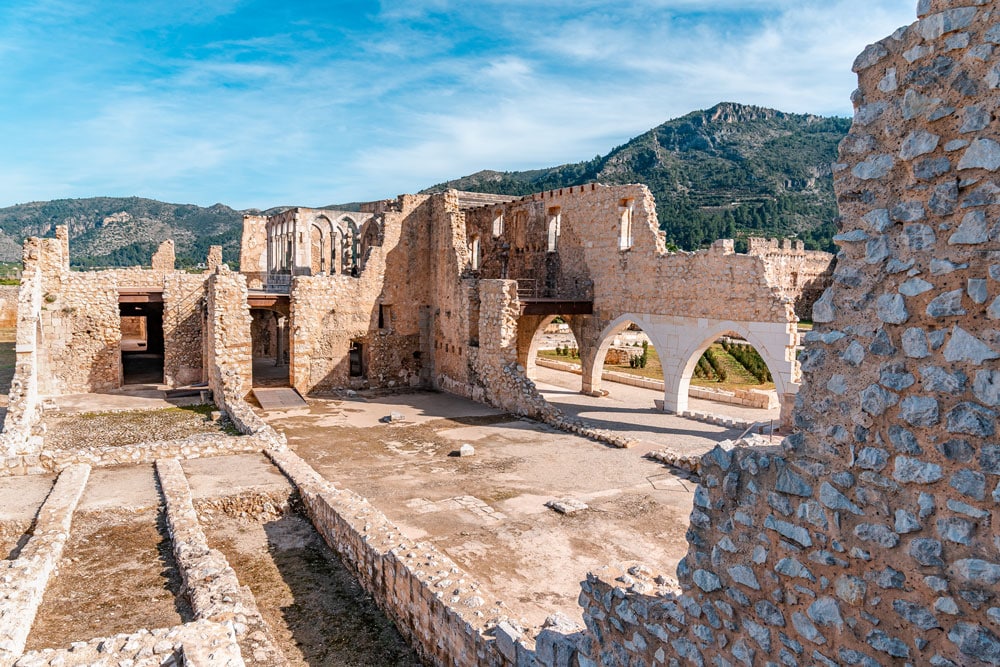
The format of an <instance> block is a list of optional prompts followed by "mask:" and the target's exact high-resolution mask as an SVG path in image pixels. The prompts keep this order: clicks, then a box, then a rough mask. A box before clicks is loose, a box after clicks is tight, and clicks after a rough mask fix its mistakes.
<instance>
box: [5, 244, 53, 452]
mask: <svg viewBox="0 0 1000 667" xmlns="http://www.w3.org/2000/svg"><path fill="white" fill-rule="evenodd" d="M52 243H53V241H43V240H41V239H37V238H32V239H28V240H27V241H25V243H24V250H23V267H24V268H23V271H22V274H21V286H20V288H19V289H18V296H17V321H18V324H17V336H16V342H15V347H14V355H15V362H14V363H15V366H14V377H13V378H12V379H11V383H10V392H9V394H8V401H7V415H6V417H4V425H3V433H2V434H0V443H2V450H3V453H4V454H6V455H7V456H15V455H18V454H29V453H34V452H36V451H37V449H38V448H39V446H40V445H41V438H40V437H38V436H37V435H33V434H32V429H33V428H34V426H35V424H37V423H38V420H39V418H40V416H41V413H40V405H39V399H38V364H39V358H40V346H41V344H42V342H41V341H40V340H39V336H40V333H41V331H40V330H41V313H42V278H43V277H42V268H41V266H40V265H39V262H40V259H41V257H42V255H43V251H42V249H41V247H42V246H43V245H46V244H49V245H51V244H52Z"/></svg>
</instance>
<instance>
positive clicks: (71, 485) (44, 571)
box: [0, 465, 90, 665]
mask: <svg viewBox="0 0 1000 667" xmlns="http://www.w3.org/2000/svg"><path fill="white" fill-rule="evenodd" d="M89 476H90V466H87V465H77V466H72V467H70V468H68V469H67V470H65V471H64V472H63V473H62V474H61V475H59V479H57V480H56V483H55V485H54V486H53V488H52V491H51V492H50V493H49V495H48V497H47V498H46V499H45V502H44V503H43V504H42V507H41V509H39V510H38V516H37V517H36V519H35V525H34V528H33V530H32V536H31V538H30V539H29V540H28V542H27V544H25V545H24V548H23V549H22V550H21V552H20V554H18V557H17V558H16V559H15V560H4V561H0V664H3V665H11V664H13V663H14V661H15V660H17V658H18V656H20V655H21V653H23V652H24V645H25V643H26V642H27V639H28V632H29V631H30V630H31V624H32V623H33V622H34V620H35V614H37V613H38V607H39V606H40V605H41V604H42V596H43V595H44V594H45V588H46V587H47V586H48V583H49V577H51V576H52V574H53V573H54V572H55V570H56V568H57V567H58V565H59V560H60V559H61V558H62V552H63V547H64V546H65V545H66V540H67V539H69V531H70V526H71V525H72V521H73V512H74V511H75V509H76V505H77V503H78V502H79V500H80V497H81V496H82V495H83V489H84V487H85V486H86V484H87V479H88V477H89Z"/></svg>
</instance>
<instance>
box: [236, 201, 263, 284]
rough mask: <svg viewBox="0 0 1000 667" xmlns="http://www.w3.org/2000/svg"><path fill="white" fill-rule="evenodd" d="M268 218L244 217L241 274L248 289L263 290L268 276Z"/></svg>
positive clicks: (241, 241)
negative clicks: (245, 280)
mask: <svg viewBox="0 0 1000 667" xmlns="http://www.w3.org/2000/svg"><path fill="white" fill-rule="evenodd" d="M266 227H267V216H266V215H244V216H243V235H242V236H241V237H240V273H242V274H243V275H244V276H246V279H247V288H248V289H263V288H264V279H265V278H266V276H267V232H266Z"/></svg>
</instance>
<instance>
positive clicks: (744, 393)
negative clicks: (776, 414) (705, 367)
mask: <svg viewBox="0 0 1000 667" xmlns="http://www.w3.org/2000/svg"><path fill="white" fill-rule="evenodd" d="M688 396H690V397H691V398H702V399H705V400H707V401H715V402H716V403H728V404H729V405H742V406H743V407H747V408H757V409H758V410H773V409H775V408H778V407H780V406H781V403H780V402H779V401H778V394H777V393H775V392H774V391H763V390H761V389H712V388H710V387H695V386H691V387H690V388H689V389H688Z"/></svg>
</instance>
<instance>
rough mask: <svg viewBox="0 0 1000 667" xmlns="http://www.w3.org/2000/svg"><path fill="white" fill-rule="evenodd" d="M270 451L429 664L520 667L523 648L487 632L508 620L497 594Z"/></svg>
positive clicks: (292, 459) (320, 527)
mask: <svg viewBox="0 0 1000 667" xmlns="http://www.w3.org/2000/svg"><path fill="white" fill-rule="evenodd" d="M267 454H268V456H270V457H271V459H272V460H273V461H274V463H275V464H276V465H277V466H278V467H279V468H281V470H282V471H283V472H284V473H285V474H286V475H287V476H288V477H289V479H291V480H292V482H293V483H294V484H295V485H296V487H298V489H299V493H300V494H301V497H302V501H303V503H304V505H305V507H306V509H307V511H308V513H309V517H310V519H311V520H312V523H313V525H314V526H315V527H316V530H317V531H319V533H320V534H321V535H322V536H323V539H324V540H326V542H327V544H329V545H330V548H332V549H333V550H335V551H336V552H337V553H338V554H340V557H341V559H342V560H343V561H344V564H345V565H346V566H348V567H349V568H350V569H351V570H352V571H353V572H354V573H355V575H356V576H357V577H358V580H359V581H360V582H361V585H362V586H363V587H364V588H365V590H366V591H368V593H369V594H370V595H371V596H372V597H373V598H374V599H375V601H376V602H377V604H378V605H379V606H380V607H381V608H382V609H383V610H384V611H385V612H386V614H387V615H389V616H390V617H391V618H392V619H393V621H394V622H395V624H396V627H397V628H398V629H399V631H400V632H401V633H402V634H403V635H404V636H405V637H407V638H408V639H409V640H410V642H411V643H412V644H413V645H414V647H415V648H416V649H417V651H418V652H419V653H420V655H421V657H422V658H423V659H424V660H425V661H426V662H427V663H428V664H432V665H454V666H455V667H472V666H477V665H482V666H491V667H500V666H502V665H512V664H515V661H516V660H517V651H518V648H517V647H516V646H515V645H513V644H511V645H509V646H508V647H507V648H509V649H510V651H508V653H507V655H505V654H504V653H503V650H502V649H501V648H500V647H499V646H497V644H498V643H499V642H498V641H495V640H494V639H493V637H492V636H490V635H489V634H487V633H489V632H490V631H491V630H492V629H493V628H496V626H497V625H498V624H500V623H501V622H502V621H503V620H504V619H505V616H504V614H503V610H502V608H501V607H498V606H494V605H495V604H496V601H497V598H496V596H495V595H493V594H491V593H490V592H489V591H488V590H486V589H484V588H482V586H481V585H480V584H479V583H478V582H476V581H475V580H473V579H471V578H470V577H469V575H468V574H467V573H466V572H464V571H463V570H462V569H461V568H459V567H458V566H457V565H456V564H455V563H454V562H453V561H452V560H451V559H450V558H448V556H446V555H445V554H443V553H441V552H440V551H438V550H437V549H436V548H435V547H434V546H433V545H430V544H427V543H423V542H417V541H414V540H408V539H406V538H405V537H404V536H403V535H402V533H400V531H399V529H398V528H397V527H396V526H395V525H394V524H392V523H391V522H390V521H389V520H388V519H387V518H386V516H385V515H384V514H382V512H380V511H379V510H378V509H376V508H375V507H373V506H372V505H371V504H370V503H369V502H368V501H367V500H365V499H364V498H362V497H361V496H358V495H357V494H355V493H353V492H351V491H348V490H345V489H337V488H334V485H333V484H331V483H329V482H327V481H326V480H324V479H323V478H322V477H321V476H320V475H319V474H318V473H316V471H315V470H313V469H312V467H311V466H309V464H308V463H306V462H305V461H303V460H302V459H301V458H299V457H298V456H297V455H296V454H295V453H294V452H291V451H289V450H287V449H286V450H273V451H268V452H267ZM520 650H521V652H522V653H525V651H524V648H523V647H521V649H520ZM517 664H526V665H527V664H533V663H530V662H524V663H517Z"/></svg>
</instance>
